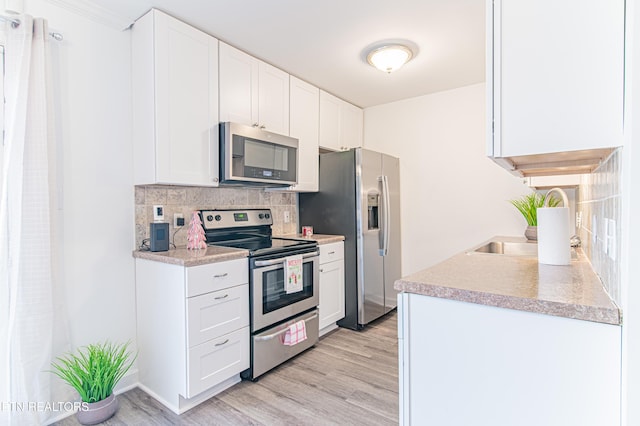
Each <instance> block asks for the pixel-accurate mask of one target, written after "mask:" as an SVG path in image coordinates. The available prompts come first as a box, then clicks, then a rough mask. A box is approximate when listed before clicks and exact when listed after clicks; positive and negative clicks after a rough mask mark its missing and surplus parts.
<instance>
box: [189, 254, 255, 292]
mask: <svg viewBox="0 0 640 426" xmlns="http://www.w3.org/2000/svg"><path fill="white" fill-rule="evenodd" d="M248 268H249V266H248V263H247V259H236V260H230V261H228V262H219V263H210V264H207V265H200V266H192V267H190V268H186V285H187V297H192V296H197V295H198V294H204V293H208V292H211V291H216V290H221V289H223V288H228V287H232V286H235V285H238V284H244V283H246V282H249V271H248Z"/></svg>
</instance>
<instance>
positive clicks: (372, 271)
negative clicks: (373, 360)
mask: <svg viewBox="0 0 640 426" xmlns="http://www.w3.org/2000/svg"><path fill="white" fill-rule="evenodd" d="M299 202H300V209H299V214H300V225H312V226H313V232H314V233H317V234H340V235H344V236H345V242H344V248H345V257H344V262H345V313H346V316H345V318H344V319H343V320H342V321H340V322H338V325H340V326H342V327H347V328H351V329H354V330H358V329H361V328H362V327H364V326H365V325H366V324H368V323H370V322H371V321H373V320H375V319H377V318H379V317H381V316H382V315H384V314H386V313H387V312H389V311H391V310H392V309H393V308H395V307H396V304H397V298H396V297H397V293H398V292H397V291H396V290H394V289H393V283H394V281H395V280H397V279H398V278H400V274H401V271H400V259H401V257H400V162H399V160H398V159H397V158H395V157H392V156H390V155H386V154H381V153H379V152H375V151H370V150H366V149H362V148H354V149H352V150H350V151H343V152H332V153H329V154H323V155H321V156H320V188H319V192H316V193H301V194H300V195H299ZM320 291H322V288H320Z"/></svg>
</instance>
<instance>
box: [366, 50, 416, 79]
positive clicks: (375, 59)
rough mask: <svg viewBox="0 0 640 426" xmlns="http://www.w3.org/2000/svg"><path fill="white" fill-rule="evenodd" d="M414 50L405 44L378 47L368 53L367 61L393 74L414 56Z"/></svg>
mask: <svg viewBox="0 0 640 426" xmlns="http://www.w3.org/2000/svg"><path fill="white" fill-rule="evenodd" d="M413 56H414V54H413V51H412V50H411V49H410V48H409V47H407V46H405V45H404V44H388V45H384V46H380V47H376V48H374V49H372V50H370V51H369V53H368V54H367V62H368V63H369V64H370V65H373V66H374V67H376V68H378V69H379V70H380V71H384V72H386V73H389V74H391V73H392V72H393V71H396V70H398V69H400V67H402V66H403V65H404V64H406V63H407V62H409V61H410V60H411V58H413Z"/></svg>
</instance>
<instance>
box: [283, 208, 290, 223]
mask: <svg viewBox="0 0 640 426" xmlns="http://www.w3.org/2000/svg"><path fill="white" fill-rule="evenodd" d="M283 216H284V223H289V222H291V213H289V210H285V211H284V214H283Z"/></svg>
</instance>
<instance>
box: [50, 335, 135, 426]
mask: <svg viewBox="0 0 640 426" xmlns="http://www.w3.org/2000/svg"><path fill="white" fill-rule="evenodd" d="M135 358H136V356H133V357H132V354H131V352H130V351H129V343H128V342H127V343H125V344H120V345H116V344H112V343H109V342H104V343H98V344H92V345H88V346H85V347H81V348H79V349H78V351H77V353H75V354H72V353H69V354H66V355H64V356H61V357H58V358H56V361H57V362H52V363H51V366H52V367H53V370H52V373H54V374H55V375H57V376H58V377H60V378H61V379H62V380H64V381H65V382H67V383H68V384H69V385H70V386H72V387H73V388H74V389H75V390H76V391H78V393H79V394H80V398H82V402H83V404H82V408H81V409H80V410H79V411H78V412H77V413H76V418H77V420H78V422H80V424H83V425H94V424H97V423H101V422H103V421H105V420H107V419H108V418H110V417H111V416H113V415H114V414H115V413H116V411H117V410H118V401H117V399H116V397H115V395H114V394H113V388H114V387H115V386H116V384H117V383H118V381H120V379H121V378H122V377H123V376H124V375H125V374H126V373H127V371H129V368H131V366H132V365H133V362H134V361H135Z"/></svg>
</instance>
